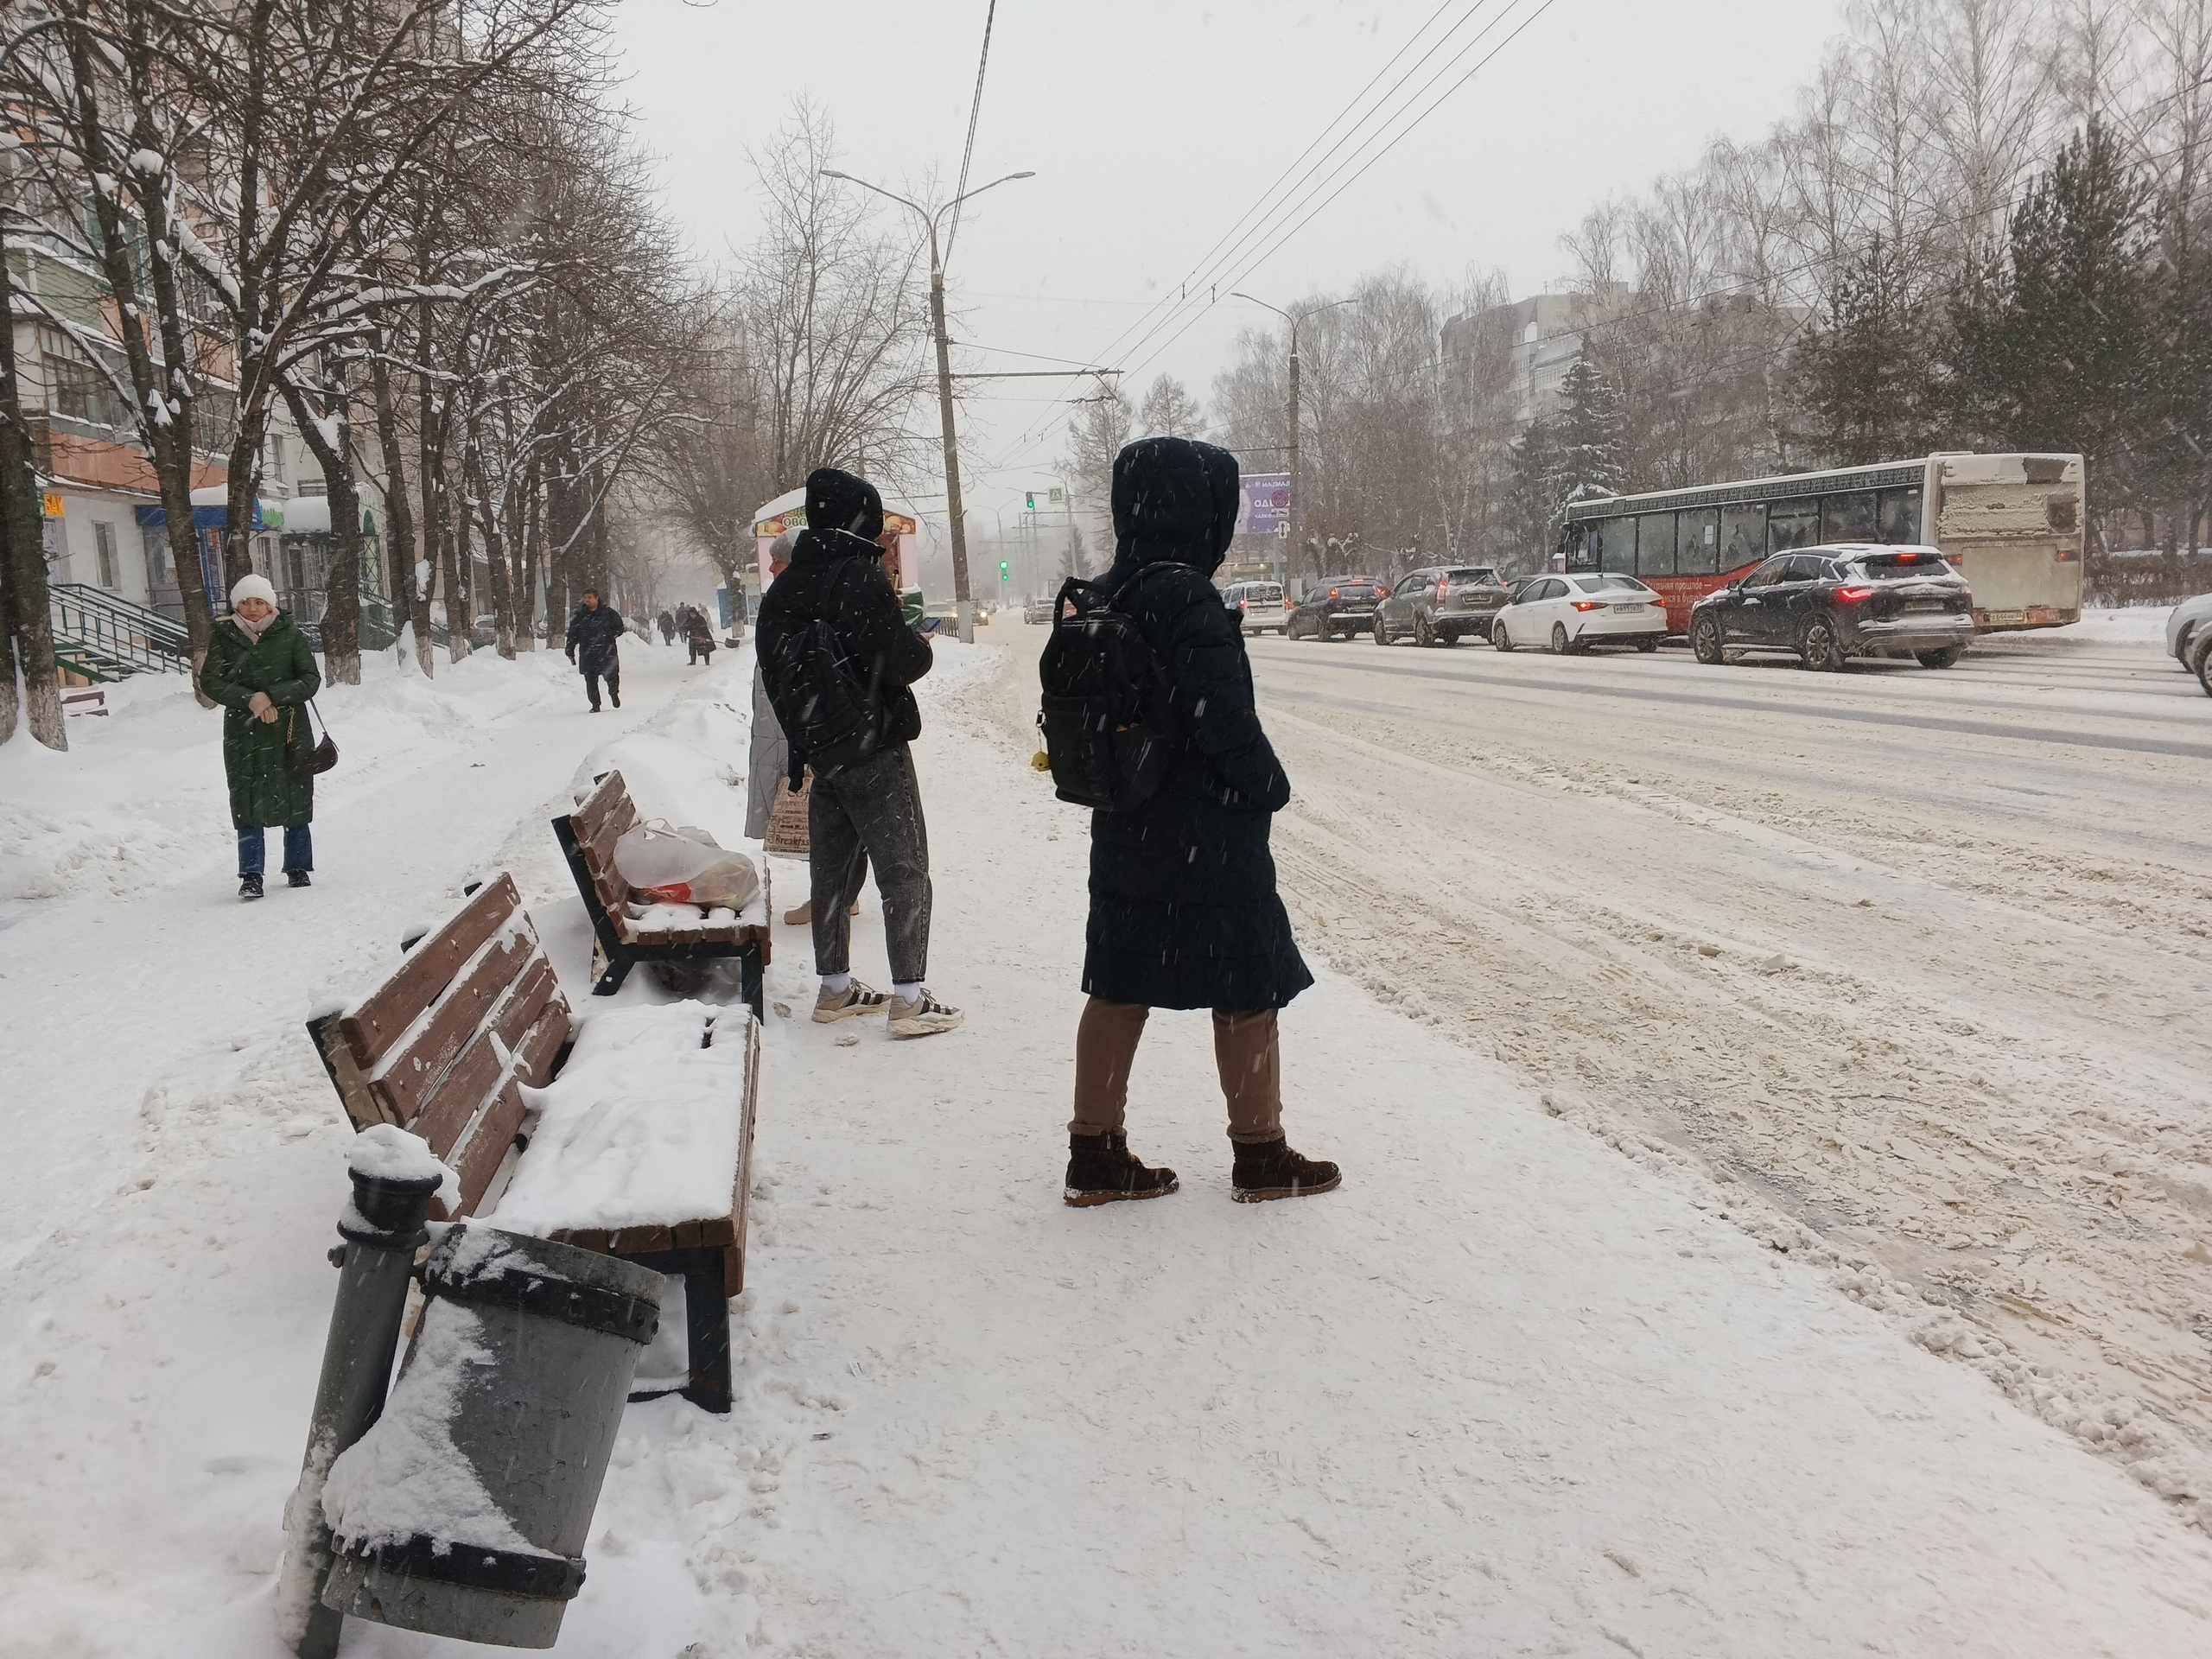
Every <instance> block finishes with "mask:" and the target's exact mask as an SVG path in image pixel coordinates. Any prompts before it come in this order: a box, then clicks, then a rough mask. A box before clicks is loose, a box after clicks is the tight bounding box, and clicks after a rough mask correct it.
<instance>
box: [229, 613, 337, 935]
mask: <svg viewBox="0 0 2212 1659" xmlns="http://www.w3.org/2000/svg"><path fill="white" fill-rule="evenodd" d="M321 689H322V675H321V671H319V670H317V669H316V667H315V653H314V652H311V651H310V650H308V641H307V636H306V635H305V634H303V633H302V632H300V631H299V629H298V627H297V626H295V625H294V623H293V621H292V618H291V613H289V612H287V611H280V610H278V609H277V590H276V589H275V588H272V587H270V585H269V579H268V578H267V577H266V576H241V577H240V578H239V579H238V585H237V586H236V587H234V588H232V589H231V614H230V615H228V616H226V617H225V618H224V619H223V620H221V621H220V622H218V623H217V624H216V625H215V631H214V632H213V634H212V635H211V636H210V637H209V639H208V642H207V662H206V663H205V664H203V665H202V666H201V668H200V690H202V691H204V692H206V693H207V695H208V696H210V697H212V698H213V699H214V700H215V701H216V702H219V703H220V704H222V706H223V772H224V776H225V778H226V780H227V781H228V782H229V784H230V786H231V825H232V828H233V829H236V830H237V831H238V897H239V898H241V899H258V898H260V897H261V893H262V886H261V880H262V872H263V870H264V868H265V866H266V862H267V860H268V856H269V854H268V839H267V837H266V836H265V835H264V833H263V827H264V825H267V824H280V825H282V826H283V830H284V876H285V880H287V881H289V883H290V884H291V885H292V886H293V887H306V886H308V881H309V877H308V872H309V871H310V870H312V869H314V868H315V839H314V836H313V835H312V834H311V832H310V831H309V829H308V825H309V824H310V823H313V821H314V819H315V777H314V775H313V774H312V773H302V772H294V771H293V770H292V769H291V768H290V767H289V766H287V765H286V764H285V756H286V754H287V753H289V751H290V750H292V749H293V748H295V747H302V741H301V740H302V737H303V736H304V735H305V728H306V722H307V719H308V709H307V703H308V698H310V697H312V696H315V693H316V692H317V691H319V690H321Z"/></svg>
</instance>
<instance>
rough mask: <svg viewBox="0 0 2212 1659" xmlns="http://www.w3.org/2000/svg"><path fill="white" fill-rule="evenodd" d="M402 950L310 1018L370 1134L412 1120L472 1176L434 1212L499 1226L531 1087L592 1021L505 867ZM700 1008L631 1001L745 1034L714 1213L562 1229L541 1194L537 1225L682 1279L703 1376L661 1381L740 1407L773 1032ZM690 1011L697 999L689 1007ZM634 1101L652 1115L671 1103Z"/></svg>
mask: <svg viewBox="0 0 2212 1659" xmlns="http://www.w3.org/2000/svg"><path fill="white" fill-rule="evenodd" d="M402 950H403V952H404V954H403V956H402V958H401V960H400V963H399V965H398V966H397V968H395V969H393V970H392V972H391V974H390V975H388V976H386V977H385V979H384V980H382V981H381V982H379V983H378V984H377V985H376V986H374V987H373V988H371V989H370V990H369V991H368V993H367V994H366V995H363V996H361V997H360V998H359V999H358V1000H357V1001H353V1002H352V1003H350V1004H348V1005H346V1007H342V1008H338V1009H334V1010H331V1011H328V1012H326V1013H322V1014H318V1015H317V1016H316V1017H315V1018H314V1019H311V1020H308V1035H309V1036H310V1037H312V1038H313V1039H315V1051H316V1052H317V1053H319V1054H320V1055H321V1057H322V1064H323V1069H324V1070H325V1071H327V1072H328V1073H329V1076H330V1080H331V1083H332V1084H333V1086H334V1087H335V1088H336V1089H337V1090H338V1096H339V1098H340V1101H342V1102H343V1103H344V1104H345V1108H346V1116H348V1117H349V1118H350V1119H351V1120H352V1121H353V1127H354V1128H356V1129H364V1128H368V1127H369V1125H371V1124H372V1123H395V1124H397V1125H398V1126H399V1127H400V1128H404V1129H405V1130H407V1131H408V1132H409V1133H410V1134H412V1135H418V1136H420V1137H421V1138H422V1139H423V1141H426V1142H428V1143H429V1147H430V1150H431V1151H433V1152H435V1154H437V1155H438V1156H439V1157H440V1158H441V1159H442V1160H445V1162H446V1164H447V1165H448V1167H450V1168H451V1169H452V1170H453V1171H454V1174H455V1175H456V1176H457V1177H458V1179H459V1182H460V1192H459V1194H458V1197H457V1198H456V1199H454V1201H453V1202H450V1203H448V1202H446V1201H445V1200H444V1199H442V1198H441V1199H439V1200H437V1201H435V1202H434V1204H433V1206H432V1213H433V1214H434V1215H435V1217H437V1218H439V1219H441V1220H448V1221H452V1220H458V1219H460V1218H461V1217H468V1216H475V1215H478V1214H479V1213H480V1212H484V1213H485V1218H486V1222H487V1224H490V1225H493V1226H497V1225H499V1215H498V1211H497V1205H498V1200H499V1196H500V1194H501V1193H502V1192H504V1191H505V1188H506V1187H507V1185H509V1184H510V1183H511V1182H512V1180H513V1179H515V1178H516V1176H517V1175H518V1173H520V1170H521V1167H522V1166H523V1165H524V1163H525V1162H526V1161H527V1160H528V1158H529V1155H530V1154H529V1133H528V1131H529V1128H530V1127H531V1119H530V1111H529V1106H528V1103H526V1102H525V1101H524V1097H523V1092H522V1090H523V1087H524V1085H528V1086H530V1087H531V1088H536V1089H543V1088H546V1087H548V1086H549V1085H551V1084H554V1083H555V1082H556V1080H557V1079H558V1078H559V1077H560V1076H561V1074H562V1070H563V1066H564V1065H566V1064H567V1062H568V1060H569V1057H570V1055H571V1053H572V1052H574V1050H575V1041H576V1037H577V1034H578V1027H577V1022H576V1020H575V1016H574V1014H573V1012H572V1011H571V1009H570V1007H569V1001H568V999H567V997H566V996H564V995H563V994H562V991H561V987H560V982H559V981H558V979H557V978H556V976H555V975H554V971H553V965H552V963H550V961H549V960H547V958H546V956H545V951H544V947H543V945H542V944H540V943H539V940H538V937H537V929H536V928H535V927H534V926H532V925H531V919H530V917H529V914H528V913H527V912H525V911H524V909H523V908H522V900H521V895H520V894H519V893H518V892H517V891H516V889H515V884H514V880H513V878H512V876H509V875H507V874H504V873H503V874H500V875H499V876H497V877H495V878H494V879H493V880H490V881H488V882H486V883H485V884H483V885H482V886H480V887H474V888H472V889H471V890H470V896H469V898H468V900H467V903H466V904H464V905H463V906H461V908H460V909H459V910H458V911H456V912H454V914H453V915H452V916H451V917H450V918H448V919H447V921H446V922H445V923H444V924H443V925H441V926H439V927H437V928H435V929H434V930H432V931H429V933H427V934H425V935H423V936H422V937H420V938H415V939H410V940H408V941H405V942H404V944H403V945H402ZM687 1008H690V1009H693V1010H695V1012H694V1013H692V1014H690V1016H689V1017H688V1018H687V1017H686V1013H685V1010H686V1009H687ZM624 1012H625V1013H626V1014H631V1015H632V1017H645V1018H652V1017H653V1016H655V1015H657V1014H666V1015H667V1016H668V1019H667V1024H668V1026H669V1031H670V1040H671V1043H680V1044H682V1045H683V1046H687V1047H698V1046H716V1047H719V1046H721V1045H723V1044H727V1043H733V1042H734V1043H738V1044H741V1045H742V1057H743V1058H742V1062H741V1066H740V1065H738V1064H736V1063H733V1065H731V1066H730V1067H728V1068H727V1069H728V1071H734V1072H735V1074H736V1076H737V1077H739V1078H741V1084H740V1086H741V1089H742V1099H741V1100H740V1101H737V1102H734V1103H731V1109H732V1110H733V1111H734V1113H735V1114H736V1118H735V1135H734V1143H735V1163H734V1168H733V1169H732V1170H731V1171H730V1174H729V1179H728V1182H727V1184H724V1183H721V1182H719V1181H715V1182H713V1183H712V1190H713V1192H714V1193H715V1198H713V1199H712V1200H710V1201H709V1202H706V1203H702V1205H699V1206H697V1207H699V1208H701V1209H702V1210H705V1211H711V1212H712V1213H706V1214H700V1215H696V1216H690V1217H681V1218H679V1217H673V1216H671V1217H662V1218H660V1219H658V1220H657V1221H655V1222H653V1223H651V1224H641V1225H633V1226H626V1227H623V1228H620V1230H613V1231H610V1230H605V1229H603V1228H594V1227H590V1226H587V1225H582V1224H578V1225H574V1226H570V1225H563V1224H560V1222H561V1220H562V1217H561V1216H560V1213H559V1211H560V1209H561V1205H560V1200H559V1197H558V1195H557V1194H556V1195H555V1196H554V1198H553V1199H552V1201H551V1202H550V1206H549V1204H548V1203H547V1202H546V1195H545V1194H543V1193H542V1192H541V1193H539V1194H538V1195H537V1197H538V1200H539V1201H538V1203H537V1206H536V1207H537V1210H538V1211H550V1214H549V1217H548V1218H547V1219H545V1220H542V1221H541V1224H540V1225H539V1226H537V1227H534V1228H532V1229H531V1230H533V1231H537V1232H539V1233H540V1234H541V1236H546V1237H550V1238H554V1239H556V1240H558V1241H560V1242H562V1243H569V1244H574V1245H576V1246H578V1247H580V1248H582V1249H588V1250H596V1251H598V1252H600V1253H601V1255H619V1256H622V1257H624V1258H625V1259H626V1260H629V1261H632V1262H638V1263H639V1265H641V1266H644V1267H648V1268H653V1269H654V1270H655V1271H657V1272H660V1273H664V1274H682V1275H683V1281H684V1301H685V1309H686V1318H685V1323H686V1335H687V1338H688V1340H689V1344H690V1354H689V1369H690V1377H689V1379H688V1381H687V1382H686V1383H684V1385H683V1387H682V1388H681V1389H666V1390H660V1391H659V1392H664V1393H665V1392H673V1393H681V1394H682V1395H683V1396H684V1398H686V1399H688V1400H690V1402H692V1403H693V1404H694V1405H696V1406H699V1407H702V1408H704V1409H706V1410H708V1411H713V1412H726V1411H728V1409H729V1400H730V1360H729V1354H730V1348H729V1298H731V1297H732V1296H734V1295H737V1294H739V1293H740V1292H741V1291H742V1290H743V1289H744V1288H745V1224H746V1201H747V1195H748V1192H749V1191H750V1189H751V1186H752V1161H753V1113H754V1100H755V1096H756V1091H757V1084H758V1082H759V1077H760V1025H759V1022H758V1021H757V1020H754V1019H753V1018H751V1017H750V1016H749V1015H748V1014H747V1012H746V1011H745V1010H743V1009H741V1008H730V1009H727V1010H722V1011H720V1014H719V1017H718V1018H714V1019H709V1020H708V1021H707V1022H706V1024H705V1027H704V1031H703V1039H702V1026H701V1023H700V1021H699V1020H698V1018H697V1017H696V1005H690V1004H683V1005H674V1006H671V1007H666V1008H663V1009H651V1008H640V1009H637V1010H625V1011H624ZM740 1027H741V1031H742V1034H740V1031H739V1029H738V1028H740ZM630 1104H631V1105H632V1107H633V1108H637V1109H646V1110H650V1109H652V1107H653V1106H655V1105H656V1104H657V1102H655V1101H653V1100H652V1099H647V1100H644V1101H638V1102H633V1103H630ZM541 1185H542V1184H541ZM723 1195H726V1197H724V1196H723ZM487 1205H489V1208H488V1210H487V1209H486V1206H487ZM592 1218H594V1217H586V1216H582V1215H579V1216H578V1217H576V1219H577V1220H578V1221H579V1222H582V1221H586V1220H589V1219H592ZM652 1397H653V1395H652V1394H641V1395H633V1396H632V1398H635V1399H649V1398H652Z"/></svg>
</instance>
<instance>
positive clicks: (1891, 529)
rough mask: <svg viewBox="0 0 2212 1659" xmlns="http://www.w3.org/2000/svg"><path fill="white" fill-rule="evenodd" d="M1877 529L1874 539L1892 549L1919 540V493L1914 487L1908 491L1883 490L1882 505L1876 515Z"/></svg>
mask: <svg viewBox="0 0 2212 1659" xmlns="http://www.w3.org/2000/svg"><path fill="white" fill-rule="evenodd" d="M1877 517H1878V519H1879V521H1880V523H1879V528H1878V531H1877V532H1876V535H1875V537H1874V539H1875V540H1876V541H1878V542H1885V543H1889V544H1890V545H1891V546H1892V547H1894V546H1897V545H1898V544H1899V543H1912V542H1917V541H1918V540H1919V539H1920V491H1919V488H1918V487H1917V486H1915V487H1914V488H1912V489H1910V490H1884V491H1883V492H1882V505H1881V506H1880V508H1879V510H1878V513H1877Z"/></svg>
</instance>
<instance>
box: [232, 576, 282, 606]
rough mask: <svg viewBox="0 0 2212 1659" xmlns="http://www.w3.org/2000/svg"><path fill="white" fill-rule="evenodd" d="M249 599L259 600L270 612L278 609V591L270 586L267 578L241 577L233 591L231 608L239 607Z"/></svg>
mask: <svg viewBox="0 0 2212 1659" xmlns="http://www.w3.org/2000/svg"><path fill="white" fill-rule="evenodd" d="M249 599H257V600H259V601H261V602H262V603H263V604H264V605H266V606H267V607H269V608H270V610H272V611H273V610H275V609H276V608H277V590H276V589H275V588H272V587H270V585H269V578H268V577H266V576H240V577H239V578H238V585H237V586H236V587H234V588H232V589H231V608H232V610H234V611H235V610H236V609H238V607H239V606H241V605H243V604H244V603H245V601H247V600H249Z"/></svg>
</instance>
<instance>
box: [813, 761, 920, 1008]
mask: <svg viewBox="0 0 2212 1659" xmlns="http://www.w3.org/2000/svg"><path fill="white" fill-rule="evenodd" d="M806 834H807V844H808V846H809V847H810V849H811V850H810V852H809V853H808V855H807V874H809V876H810V878H811V889H812V890H811V893H810V898H811V899H812V901H813V905H814V971H815V972H816V973H817V974H842V973H845V972H847V971H849V969H850V967H851V963H850V962H849V960H848V956H849V950H850V949H851V944H852V934H853V923H852V916H851V914H850V912H851V910H852V906H853V900H854V899H857V898H859V897H860V896H861V881H862V880H864V879H865V877H866V876H867V874H868V866H869V865H870V864H874V866H875V886H876V891H878V892H879V893H881V894H882V895H883V933H884V944H885V946H886V948H887V952H888V954H889V956H890V957H891V978H892V982H893V983H894V984H912V983H914V982H918V981H919V980H920V979H921V977H922V976H923V975H924V974H925V973H926V972H927V971H928V969H929V958H930V837H929V829H928V826H927V825H925V823H923V822H922V794H921V791H920V790H919V789H918V787H916V785H915V783H914V762H913V759H912V756H910V755H909V754H908V753H906V745H905V744H904V743H901V744H900V745H899V747H897V748H895V749H887V750H885V751H884V752H883V753H880V754H878V755H874V756H873V757H871V758H870V759H868V760H863V761H861V763H860V764H859V765H858V766H847V767H846V768H844V770H843V771H842V772H838V773H837V775H836V777H834V778H824V777H823V776H821V775H820V774H819V773H817V774H816V776H815V779H814V791H813V793H812V794H811V795H810V797H809V798H808V801H807V810H806Z"/></svg>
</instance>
